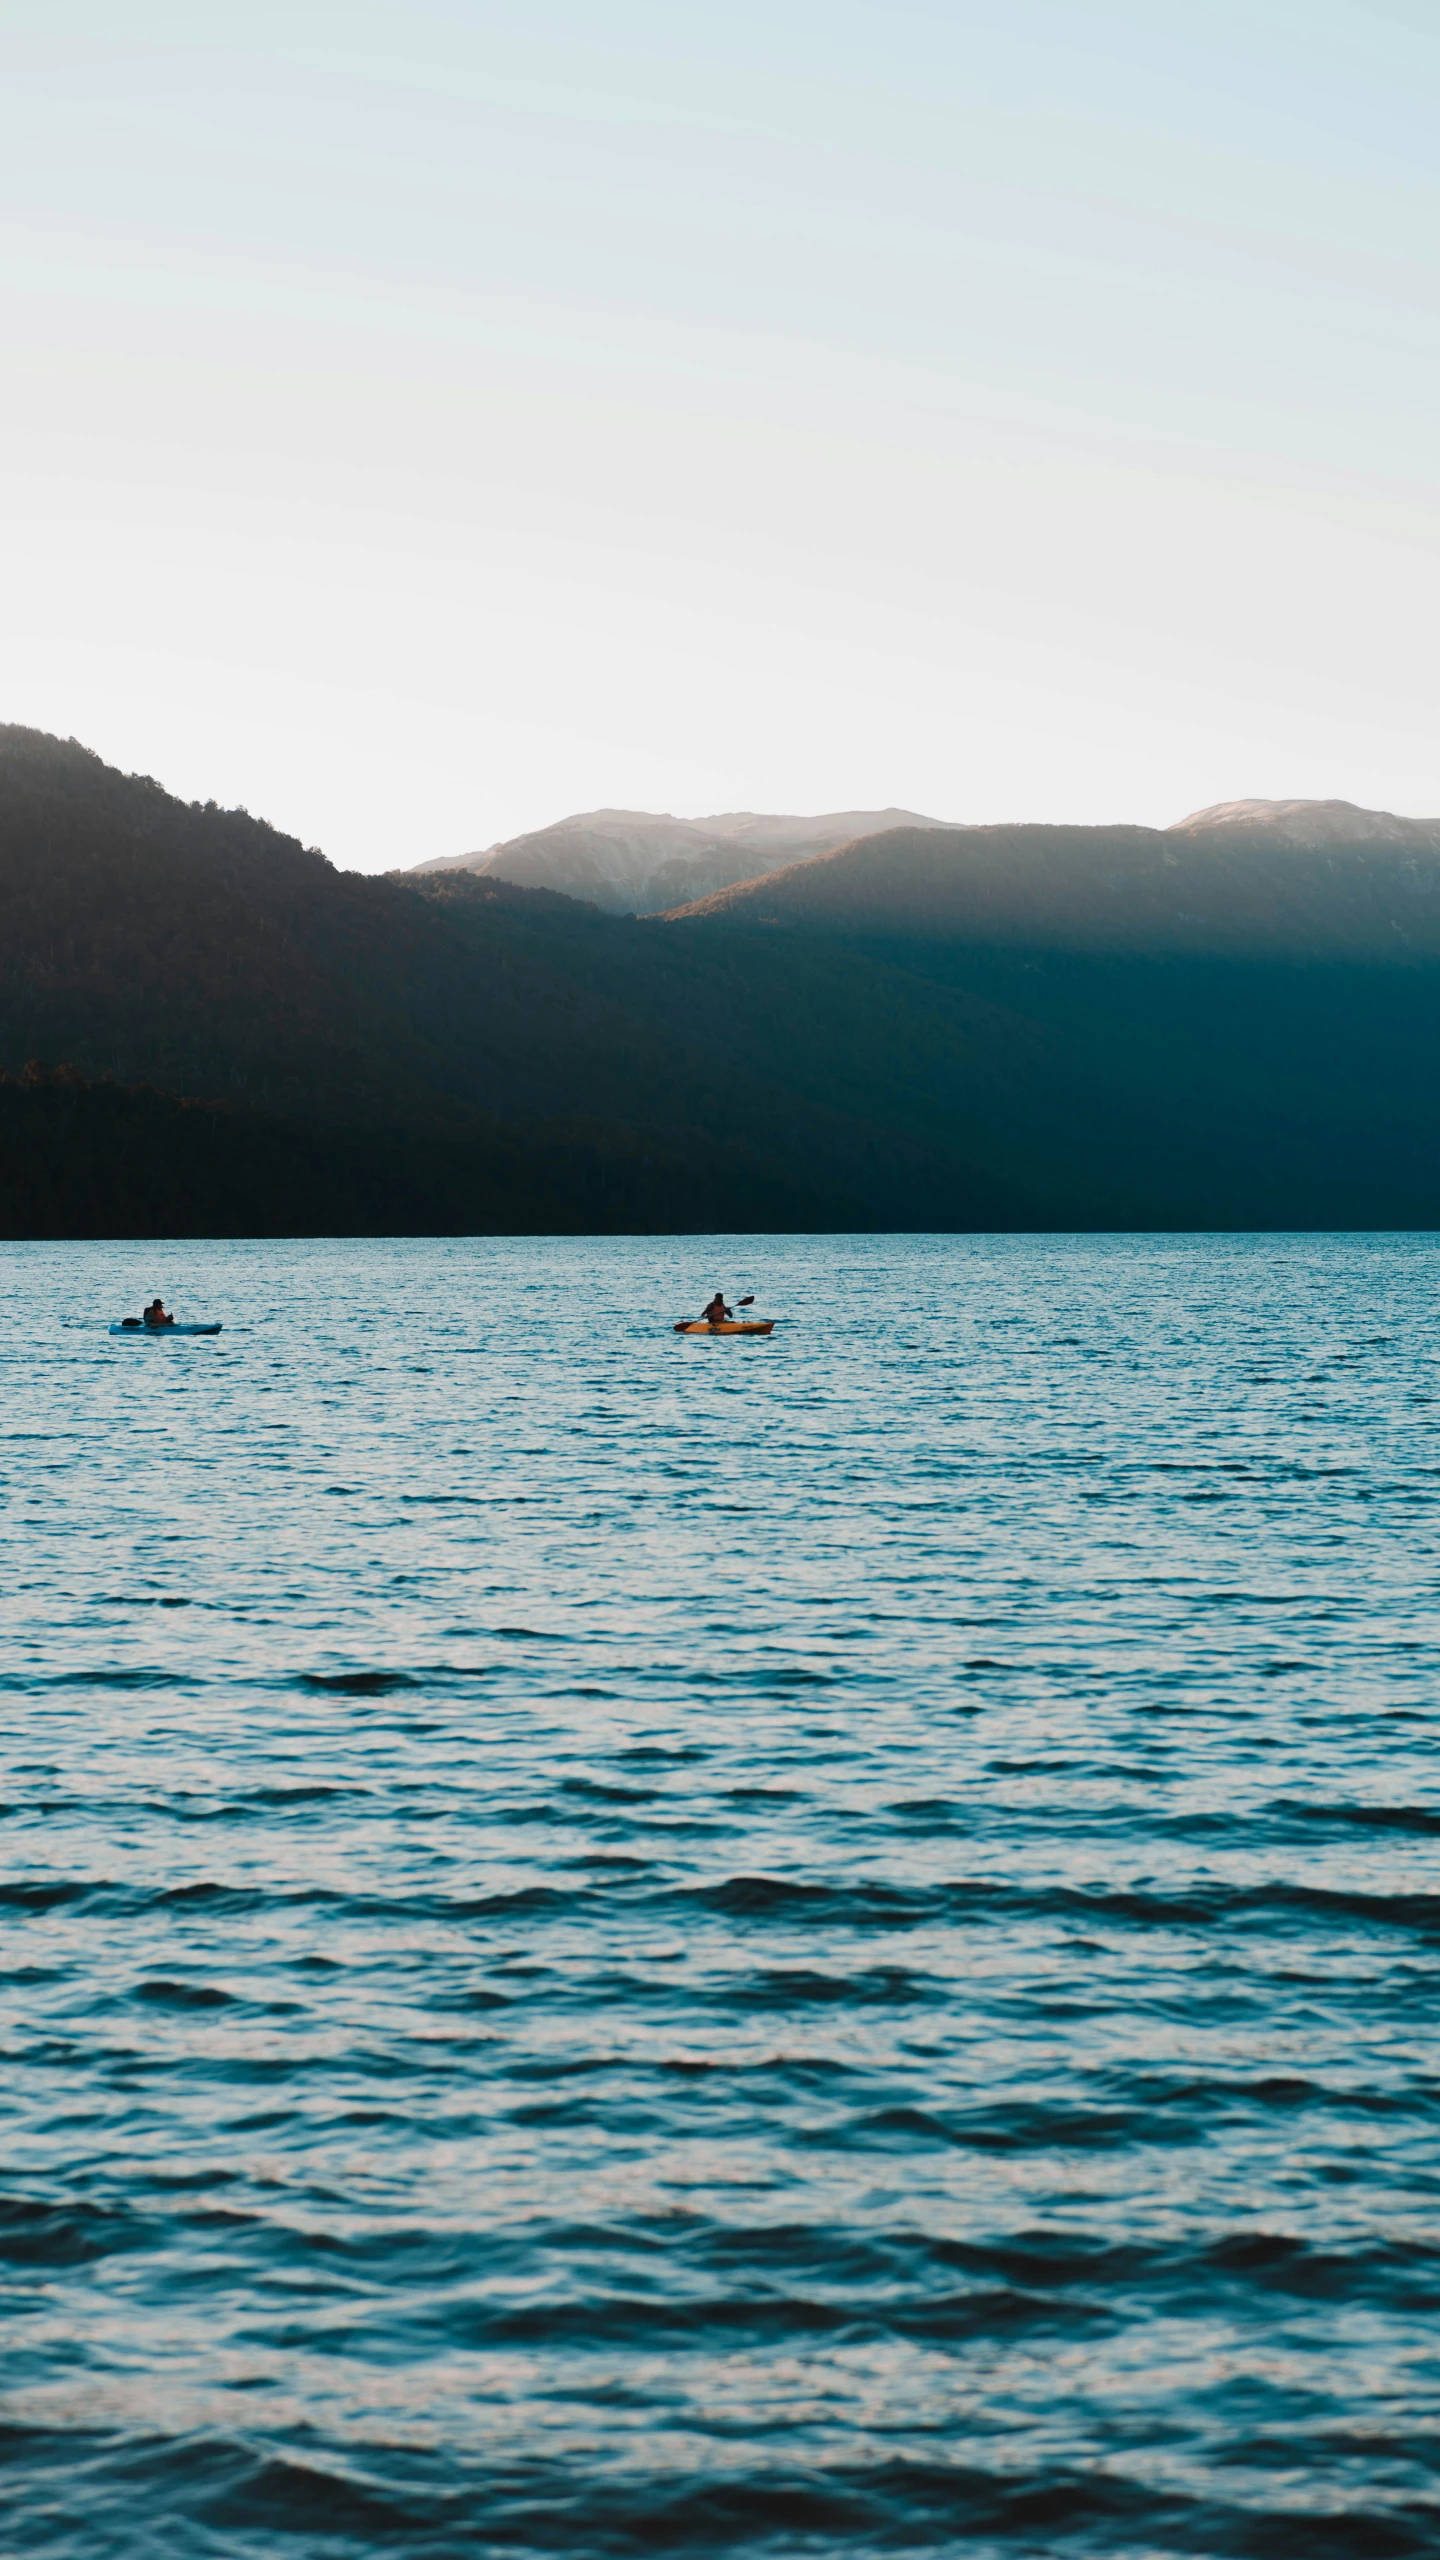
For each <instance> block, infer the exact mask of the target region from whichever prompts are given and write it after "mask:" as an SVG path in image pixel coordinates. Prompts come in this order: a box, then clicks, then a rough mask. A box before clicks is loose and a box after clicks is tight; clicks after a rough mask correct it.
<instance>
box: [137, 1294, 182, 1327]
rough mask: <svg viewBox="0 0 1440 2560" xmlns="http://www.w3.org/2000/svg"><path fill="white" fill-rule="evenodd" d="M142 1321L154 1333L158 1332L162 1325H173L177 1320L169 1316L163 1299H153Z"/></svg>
mask: <svg viewBox="0 0 1440 2560" xmlns="http://www.w3.org/2000/svg"><path fill="white" fill-rule="evenodd" d="M140 1321H141V1323H142V1324H143V1325H147V1326H148V1327H149V1329H150V1331H151V1332H152V1333H154V1332H157V1331H158V1329H159V1328H160V1326H161V1325H166V1324H173V1323H174V1321H175V1319H174V1317H173V1316H167V1314H166V1313H165V1302H164V1300H163V1298H152V1299H151V1301H150V1304H149V1306H148V1307H147V1308H146V1310H145V1313H144V1314H143V1316H142V1317H141V1319H140Z"/></svg>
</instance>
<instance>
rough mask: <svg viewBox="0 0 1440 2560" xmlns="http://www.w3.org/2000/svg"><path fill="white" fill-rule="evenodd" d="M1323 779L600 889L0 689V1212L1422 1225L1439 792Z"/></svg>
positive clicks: (11, 1227)
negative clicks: (151, 746)
mask: <svg viewBox="0 0 1440 2560" xmlns="http://www.w3.org/2000/svg"><path fill="white" fill-rule="evenodd" d="M1353 819H1354V823H1353V826H1349V822H1347V820H1346V819H1345V817H1344V815H1343V812H1342V813H1341V814H1340V815H1339V816H1338V817H1337V816H1336V815H1335V814H1334V813H1333V812H1331V813H1330V814H1329V815H1328V816H1327V821H1326V827H1325V830H1324V831H1323V832H1322V834H1321V836H1320V838H1319V840H1317V841H1316V842H1314V843H1306V842H1304V841H1297V840H1296V839H1295V834H1294V830H1293V828H1292V829H1291V830H1290V832H1289V833H1286V832H1285V831H1284V830H1282V829H1279V828H1277V827H1276V826H1275V825H1274V824H1273V823H1269V822H1267V821H1266V820H1265V818H1264V817H1263V814H1262V815H1257V816H1256V817H1255V818H1254V819H1253V820H1251V819H1247V818H1245V817H1244V816H1243V815H1242V816H1241V817H1240V818H1238V819H1227V820H1226V822H1225V823H1224V824H1206V823H1202V822H1199V821H1197V822H1192V823H1191V824H1190V825H1189V826H1188V827H1184V828H1181V829H1178V830H1177V829H1172V830H1163V831H1162V830H1154V829H1148V828H1136V827H1115V828H1083V827H1073V828H1066V827H1046V828H1037V827H1022V826H1016V827H1011V828H1004V827H988V828H959V827H956V828H950V827H938V826H933V825H931V826H927V827H924V828H921V827H919V826H916V827H913V828H912V827H898V828H890V829H887V830H885V831H884V832H882V833H880V834H878V835H873V836H869V837H866V838H863V839H861V840H860V841H858V842H856V843H854V844H851V845H848V846H845V847H843V848H841V849H839V850H838V851H833V852H828V853H826V854H824V855H821V856H819V857H816V858H812V859H808V860H805V861H801V862H798V863H796V864H793V865H790V866H788V867H787V868H783V869H781V870H778V871H772V872H770V873H768V874H767V875H766V876H765V877H763V878H760V879H756V880H754V881H751V882H749V883H744V882H742V883H738V884H736V885H734V886H732V887H730V888H727V889H725V890H723V891H722V892H720V893H719V894H718V895H716V896H713V897H710V898H707V899H705V900H702V901H700V902H698V903H695V904H693V905H691V906H689V907H684V908H680V909H675V910H671V911H670V912H669V913H668V914H664V915H654V916H642V917H630V916H622V915H614V914H607V913H603V912H602V911H601V910H600V909H599V908H597V907H594V906H591V905H588V904H586V903H584V902H582V901H580V900H577V899H575V898H570V897H564V896H559V895H556V894H554V893H553V892H550V891H547V890H544V889H539V888H526V887H522V886H519V885H516V884H514V883H511V882H507V881H506V880H504V879H501V878H497V877H494V876H481V875H478V874H477V873H475V872H473V871H468V870H464V869H451V870H445V871H439V872H428V873H406V874H400V875H391V876H390V877H388V878H383V879H375V878H365V877H361V876H359V875H357V874H354V873H346V872H341V871H337V870H335V869H334V868H333V867H332V866H331V865H330V864H329V863H328V862H327V861H326V860H325V859H324V858H323V857H322V856H321V855H320V854H318V853H316V852H314V851H312V850H307V849H306V848H305V847H304V846H302V845H300V844H299V843H297V842H296V841H295V840H294V839H292V838H290V837H287V836H284V835H281V834H279V833H278V832H276V830H275V829H273V828H272V827H269V826H267V825H265V824H263V823H262V822H261V821H259V820H257V819H254V818H251V817H249V816H248V815H246V814H245V813H244V812H243V811H238V810H223V809H219V808H216V807H215V806H213V805H208V806H204V807H201V806H197V805H193V804H186V803H183V802H180V801H178V800H176V799H174V798H172V797H171V796H170V795H168V794H167V793H166V792H164V791H163V790H161V789H160V788H159V786H158V785H157V784H155V783H154V782H151V781H148V780H146V779H144V778H142V777H137V776H133V775H128V776H127V775H124V774H121V773H119V772H117V771H115V770H114V769H112V768H111V767H109V766H106V765H104V764H103V763H102V762H101V761H100V760H99V758H98V757H96V756H94V755H92V754H90V753H89V752H88V751H87V750H86V749H84V748H83V747H81V746H78V745H76V744H75V743H74V742H73V741H69V742H66V741H61V740H59V739H55V738H50V737H47V736H44V735H42V734H41V733H39V732H36V731H33V730H26V729H18V728H8V729H4V728H0V1230H3V1232H4V1234H5V1235H6V1236H8V1237H12V1238H23V1237H43V1236H92V1235H93V1236H127V1235H152V1234H161V1233H164V1234H171V1235H202V1234H206V1235H224V1234H261V1235H263V1234H272V1235H274V1234H289V1233H331V1234H368V1233H392V1234H393V1233H436V1234H482V1233H516V1232H519V1233H542V1232H556V1233H572V1234H573V1233H603V1232H634V1231H645V1230H650V1231H671V1232H701V1231H708V1230H715V1229H724V1228H743V1229H750V1230H755V1229H760V1230H764V1229H771V1230H776V1231H780V1230H801V1231H814V1230H826V1229H829V1230H856V1229H867V1228H868V1229H902V1230H903V1229H912V1230H936V1229H956V1230H964V1229H1003V1228H1015V1229H1071V1228H1117V1227H1118V1228H1183V1227H1200V1228H1216V1227H1252V1228H1265V1227H1276V1228H1294V1227H1320V1228H1328V1227H1374V1226H1382V1227H1432V1226H1437V1225H1440V829H1436V828H1428V827H1425V826H1423V825H1421V824H1419V823H1417V822H1406V821H1402V820H1395V821H1377V820H1375V819H1373V818H1371V817H1369V816H1367V815H1366V813H1362V812H1355V813H1353ZM1347 827H1348V833H1347Z"/></svg>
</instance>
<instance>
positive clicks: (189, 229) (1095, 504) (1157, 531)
mask: <svg viewBox="0 0 1440 2560" xmlns="http://www.w3.org/2000/svg"><path fill="white" fill-rule="evenodd" d="M1437 132H1440V4H1437V0H1365V5H1361V0H1344V4H1343V5H1342V0H924V5H916V4H915V0H763V5H761V4H760V0H725V5H723V6H718V5H716V0H705V5H703V6H700V5H694V4H693V0H609V5H606V6H601V5H598V0H596V4H595V5H590V0H523V5H522V0H347V5H344V6H339V5H331V0H243V5H236V4H235V0H183V5H181V0H126V5H125V6H124V8H123V9H122V8H120V7H118V6H117V5H116V0H0V391H3V397H0V452H3V465H4V467H3V478H0V510H3V518H0V545H3V556H0V578H3V586H0V595H3V616H0V718H3V719H8V720H19V721H26V722H30V723H33V724H35V725H37V726H39V727H42V728H46V729H52V730H57V731H59V732H60V733H61V734H62V735H71V734H73V735H75V736H77V737H79V738H81V739H83V740H84V741H85V742H86V744H88V745H91V746H94V747H95V748H97V749H98V750H99V751H100V753H101V754H103V755H104V756H105V757H107V758H108V759H109V760H110V761H112V762H114V763H117V764H120V765H122V766H124V767H126V768H127V769H129V770H138V771H141V772H148V773H153V774H154V775H155V776H156V777H157V779H158V780H160V781H162V782H163V783H165V784H166V785H167V786H168V787H169V788H170V789H172V790H175V791H178V792H180V793H181V794H182V795H183V796H185V797H186V798H200V799H208V798H212V797H213V798H215V799H218V800H222V801H226V802H235V801H238V802H242V803H244V804H245V805H246V806H247V807H249V808H250V809H252V810H254V811H256V812H257V813H258V814H261V815H264V816H266V817H268V818H270V819H272V820H273V821H274V822H275V823H276V824H277V825H279V826H283V827H285V828H287V829H289V830H291V831H292V832H294V833H296V834H298V835H300V836H302V837H303V838H304V839H305V840H306V841H307V842H313V843H318V844H320V845H322V846H323V847H324V849H325V851H326V852H327V853H329V854H330V855H331V857H332V859H334V860H335V861H337V862H340V863H342V864H345V865H347V866H356V867H360V868H363V869H383V868H386V867H388V866H390V865H392V864H401V863H411V862H418V861H421V860H425V859H428V858H429V857H431V856H434V855H438V854H447V853H457V852H461V851H464V850H466V849H467V848H470V847H475V846H480V845H484V844H488V843H491V842H493V841H494V840H495V839H497V838H499V837H503V836H507V835H512V834H515V833H517V832H519V831H520V830H521V829H524V828H527V827H532V826H539V825H544V824H546V823H547V822H548V821H549V820H551V819H552V818H556V817H559V816H562V815H564V814H565V813H566V812H567V811H570V810H576V809H585V808H591V807H596V806H602V805H616V806H622V807H630V808H647V809H673V810H675V811H677V812H680V813H681V814H684V815H688V816H694V815H698V814H701V813H703V812H706V811H711V810H724V809H737V808H752V809H775V810H807V811H808V810H825V809H835V808H850V807H866V806H879V805H883V804H886V803H890V802H901V803H904V804H906V805H908V806H911V807H914V808H918V809H923V810H926V811H928V812H930V813H932V814H934V815H936V816H940V817H953V818H964V819H974V820H984V819H1002V818H1049V819H1063V818H1069V819H1076V820H1104V819H1138V820H1143V821H1145V822H1147V823H1165V822H1167V821H1169V820H1171V819H1173V818H1177V817H1180V816H1182V815H1183V814H1184V813H1185V812H1186V811H1187V810H1190V809H1192V808H1196V807H1199V806H1201V805H1203V804H1205V803H1207V802H1210V801H1214V800H1222V799H1234V798H1240V797H1243V796H1248V795H1250V794H1261V795H1267V796H1270V795H1273V796H1276V797H1289V796H1292V795H1300V796H1307V797H1308V796H1313V797H1328V796H1330V795H1332V794H1338V795H1340V796H1343V797H1345V798H1348V799H1354V800H1359V801H1362V802H1364V803H1367V804H1369V805H1372V806H1380V807H1388V808H1394V809H1399V810H1403V811H1406V812H1408V813H1410V814H1413V815H1436V814H1440V721H1437V717H1436V708H1437V693H1440V687H1437V674H1440V580H1437V575H1436V571H1437V552H1440V540H1437V520H1440V509H1437V498H1436V470H1437V454H1440V432H1437V406H1440V404H1437V398H1436V392H1437V374H1440V364H1437V324H1436V313H1437V310H1440V223H1437V211H1440V176H1437V167H1440V160H1437V148H1436V135H1437Z"/></svg>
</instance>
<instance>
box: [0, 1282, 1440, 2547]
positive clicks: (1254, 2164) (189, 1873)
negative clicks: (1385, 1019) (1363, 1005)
mask: <svg viewBox="0 0 1440 2560" xmlns="http://www.w3.org/2000/svg"><path fill="white" fill-rule="evenodd" d="M0 1268H3V1273H4V1283H5V1297H4V1307H3V1326H0V1359H3V1390H4V1392H3V1407H0V1430H3V1435H4V1444H5V1445H4V1451H3V1459H4V1496H5V1502H4V1513H3V1520H4V1600H3V1606H4V1635H5V1642H4V1648H3V1658H0V1686H3V1691H4V1699H3V1705H4V1715H3V1730H4V1736H5V1745H6V1763H7V1773H6V1779H5V1784H4V1790H3V1792H4V1807H3V1810H4V1814H5V1820H4V1824H3V1829H0V1840H3V1843H4V1846H5V1851H6V1855H5V1859H4V1871H3V1884H0V1922H3V1931H0V1946H3V2012H4V2015H3V2034H0V2047H3V2054H4V2072H3V2078H0V2109H3V2147H0V2275H3V2291H4V2303H5V2314H6V2318H5V2336H6V2352H5V2358H4V2363H3V2368H0V2384H3V2405H0V2522H3V2526H4V2529H5V2533H6V2536H7V2547H8V2548H13V2549H15V2550H16V2551H24V2552H25V2553H26V2554H27V2555H30V2554H34V2555H64V2556H65V2560H82V2555H84V2560H89V2556H90V2555H102V2554H103V2555H114V2556H115V2560H130V2555H132V2554H133V2555H137V2560H138V2555H142V2554H143V2555H152V2554H153V2555H156V2560H159V2555H162V2554H163V2555H164V2560H191V2555H201V2554H204V2555H224V2560H281V2555H293V2560H352V2555H356V2554H360V2553H368V2552H371V2551H384V2552H387V2553H402V2554H405V2555H407V2560H408V2555H416V2560H419V2556H420V2555H425V2560H452V2555H453V2556H454V2560H462V2555H463V2556H464V2560H474V2555H481V2554H495V2555H505V2554H509V2553H528V2552H567V2553H571V2552H573V2553H578V2554H583V2555H590V2554H595V2555H610V2554H617V2555H628V2554H632V2553H641V2552H656V2551H683V2550H690V2549H695V2550H701V2551H711V2552H715V2553H728V2552H735V2553H740V2552H744V2553H747V2554H750V2553H765V2554H771V2553H774V2554H779V2553H787V2554H788V2553H794V2554H800V2553H806V2554H822V2553H838V2552H845V2553H870V2552H883V2551H890V2550H897V2551H909V2552H932V2551H933V2552H937V2553H938V2552H942V2551H945V2552H948V2551H953V2550H955V2549H956V2548H957V2547H963V2548H964V2550H965V2551H966V2552H967V2553H975V2554H977V2555H984V2554H986V2553H997V2554H998V2553H1006V2554H1010V2553H1027V2554H1065V2555H1068V2554H1070V2553H1072V2552H1073V2553H1080V2552H1084V2553H1103V2554H1123V2555H1126V2560H1143V2555H1149V2554H1159V2553H1171V2552H1174V2553H1194V2552H1199V2553H1206V2554H1215V2555H1225V2560H1231V2555H1238V2556H1239V2560H1247V2556H1248V2555H1255V2560H1279V2555H1289V2554H1295V2555H1303V2556H1304V2560H1310V2555H1320V2556H1321V2560H1330V2555H1354V2560H1394V2556H1398V2555H1408V2554H1411V2553H1422V2552H1423V2553H1434V2552H1440V2495H1437V2484H1436V2477H1435V2474H1436V2465H1437V2455H1440V2346H1437V2340H1440V2318H1437V2315H1440V2157H1437V2147H1436V2138H1437V2130H1440V2107H1437V2086H1440V2083H1437V2060H1436V2022H1437V2001H1436V1994H1437V1966H1436V1955H1437V1938H1440V1882H1437V1870H1436V1851H1437V1834H1440V1788H1437V1784H1436V1775H1437V1772H1436V1762H1435V1756H1434V1754H1435V1740H1436V1730H1437V1724H1436V1707H1437V1680H1436V1666H1437V1658H1436V1638H1437V1633H1440V1607H1437V1603H1440V1587H1437V1536H1436V1531H1437V1510H1436V1499H1437V1489H1440V1472H1437V1470H1440V1442H1437V1415H1440V1406H1437V1402H1436V1396H1437V1388H1440V1324H1437V1309H1436V1295H1437V1281H1440V1245H1437V1242H1436V1241H1435V1240H1433V1239H1430V1238H1383V1237H1382V1238H1354V1237H1342V1238H1315V1237H1294V1238H1222V1239H1215V1238H1198V1237H1190V1238H1174V1239H1144V1238H1139V1239H1137V1238H1119V1239H1114V1238H1110V1239H1107V1238H1087V1239H1080V1240H1074V1239H1018V1240H1012V1239H994V1238H980V1239H975V1238H938V1239H927V1238H920V1239H916V1238H878V1239H876V1238H864V1239H851V1240H842V1241H840V1242H839V1243H835V1242H833V1241H815V1240H810V1239H801V1240H795V1239H781V1240H778V1241H777V1240H775V1239H739V1240H737V1239H734V1238H730V1239H726V1240H724V1241H723V1242H721V1243H718V1244H716V1245H714V1246H711V1245H707V1244H704V1243H701V1244H699V1245H696V1244H694V1243H686V1242H674V1241H670V1240H663V1241H660V1242H656V1241H646V1240H639V1241H627V1240H622V1241H618V1242H617V1241H613V1240H612V1241H607V1242H602V1243H575V1242H562V1243H544V1242H540V1243H532V1242H523V1241H522V1242H501V1243H491V1242H485V1243H440V1244H430V1243H422V1244H410V1243H396V1242H382V1243H367V1244H349V1243H346V1244H333V1243H315V1244H298V1245H282V1246H278V1247H277V1246H271V1245H264V1246H261V1245H238V1246H237V1245H222V1244H216V1245H200V1246H195V1245H184V1246H175V1247H169V1248H166V1249H164V1250H161V1251H156V1250H153V1249H142V1248H136V1247H132V1246H84V1247H78V1248H77V1247H70V1246H63V1247H62V1246H45V1247H9V1248H5V1249H4V1252H3V1259H0ZM717 1282H718V1283H722V1284H723V1285H725V1286H726V1287H727V1289H729V1290H730V1291H731V1293H732V1294H734V1293H738V1292H739V1291H740V1290H743V1289H752V1288H753V1289H755V1290H756V1291H758V1292H759V1294H760V1299H761V1304H762V1307H763V1310H764V1311H765V1312H767V1313H773V1314H775V1315H777V1316H778V1317H780V1318H781V1319H782V1323H781V1325H780V1328H779V1329H778V1330H777V1332H776V1334H775V1336H774V1337H773V1339H772V1340H770V1341H769V1342H761V1343H747V1342H735V1341H725V1342H718V1341H717V1342H712V1341H709V1340H705V1341H686V1340H683V1339H681V1340H677V1339H676V1337H675V1336H674V1335H673V1334H672V1333H671V1331H670V1320H671V1318H672V1317H674V1316H676V1315H679V1314H682V1313H684V1312H686V1311H688V1310H689V1309H692V1308H695V1307H698V1306H699V1305H700V1304H701V1303H702V1302H703V1300H704V1298H706V1297H707V1296H708V1295H709V1293H710V1291H711V1289H712V1288H713V1287H714V1286H715V1285H716V1284H717ZM157 1287H158V1288H160V1289H162V1290H163V1291H164V1293H165V1296H166V1298H167V1300H170V1299H172V1298H173V1300H175V1301H176V1302H178V1304H179V1306H180V1310H181V1312H182V1313H188V1314H213V1315H215V1316H219V1317H223V1319H224V1323H225V1331H224V1333H223V1335H222V1336H221V1337H220V1339H219V1340H218V1341H212V1342H204V1341H197V1342H180V1341H171V1342H158V1343H156V1342H143V1341H141V1342H133V1341H132V1342H124V1341H115V1340H112V1339H111V1338H110V1337H109V1336H108V1334H107V1333H106V1331H105V1324H106V1322H107V1321H108V1319H109V1318H110V1317H111V1316H112V1315H113V1314H116V1313H119V1312H123V1311H128V1310H130V1309H133V1308H137V1307H138V1306H139V1304H140V1303H141V1302H142V1299H143V1298H145V1297H149V1296H150V1295H151V1294H153V1291H154V1290H155V1289H156V1288H157Z"/></svg>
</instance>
